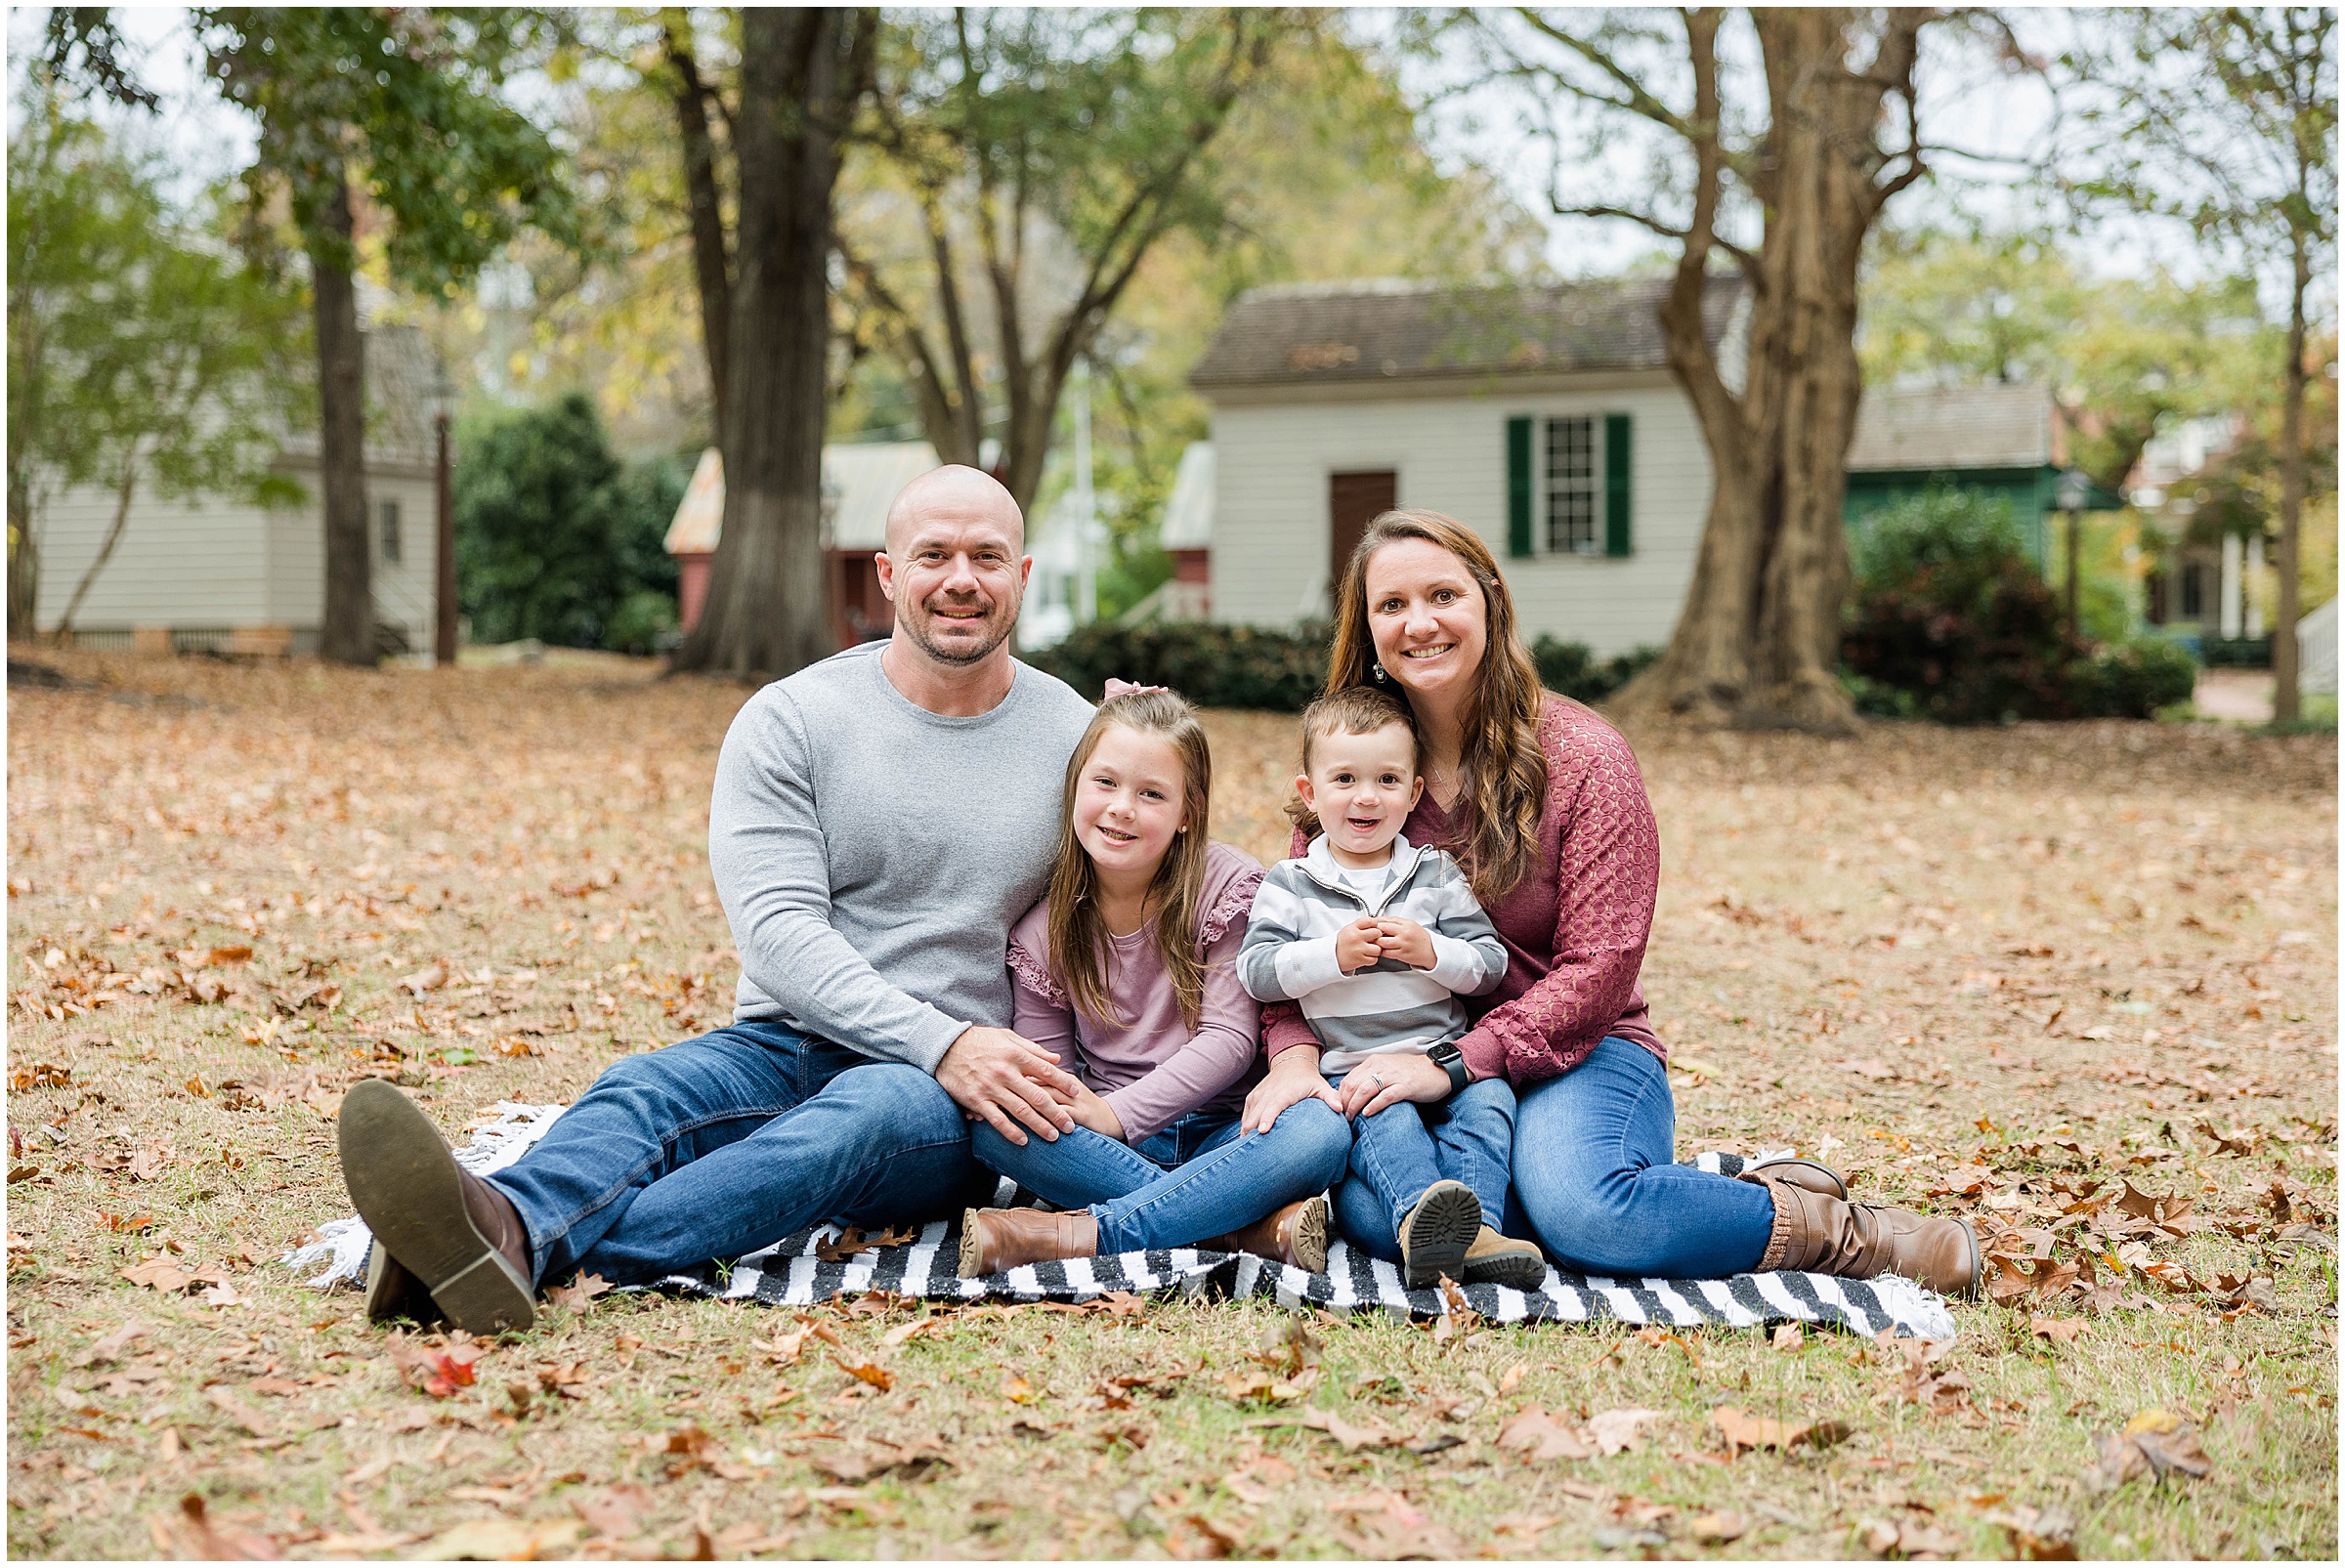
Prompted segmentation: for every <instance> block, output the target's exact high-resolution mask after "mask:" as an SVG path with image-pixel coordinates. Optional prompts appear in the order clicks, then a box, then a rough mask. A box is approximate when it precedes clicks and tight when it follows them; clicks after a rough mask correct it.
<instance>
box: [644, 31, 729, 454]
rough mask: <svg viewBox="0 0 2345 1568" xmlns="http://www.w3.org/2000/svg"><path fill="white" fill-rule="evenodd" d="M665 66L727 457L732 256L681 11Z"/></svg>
mask: <svg viewBox="0 0 2345 1568" xmlns="http://www.w3.org/2000/svg"><path fill="white" fill-rule="evenodd" d="M661 20H662V21H663V22H664V24H665V28H664V30H665V34H666V39H667V62H668V65H669V67H670V68H671V69H673V70H674V71H675V73H676V83H675V97H676V124H677V128H678V130H679V131H680V132H681V133H682V140H683V148H684V190H685V193H686V196H687V197H688V199H689V200H690V202H691V205H692V265H693V273H694V275H695V277H696V279H697V281H698V282H699V285H700V295H701V342H702V346H703V348H704V349H705V350H706V352H707V356H708V386H709V391H710V399H711V402H712V403H713V404H714V411H715V425H716V446H717V450H718V451H720V452H724V453H725V454H726V455H727V456H728V457H729V456H730V455H731V452H730V449H729V448H728V447H727V445H726V442H727V439H728V437H727V432H726V429H725V408H726V403H727V393H728V392H729V390H730V383H729V381H728V377H729V376H730V374H731V371H732V355H731V353H730V343H729V339H730V336H731V332H732V325H733V258H732V257H731V256H730V255H729V254H728V253H727V250H726V246H725V214H724V206H723V203H722V201H721V199H720V197H719V193H718V189H717V178H716V143H715V139H714V138H712V137H711V136H710V135H709V134H708V88H707V85H706V84H705V83H704V82H703V81H702V79H701V66H700V62H699V60H698V59H697V58H696V57H695V56H694V54H693V51H692V34H691V31H690V28H691V25H692V24H691V22H690V21H689V20H687V19H686V17H685V16H684V14H683V13H682V12H680V11H669V12H667V13H665V14H664V15H663V17H662V19H661Z"/></svg>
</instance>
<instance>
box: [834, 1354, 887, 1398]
mask: <svg viewBox="0 0 2345 1568" xmlns="http://www.w3.org/2000/svg"><path fill="white" fill-rule="evenodd" d="M831 1360H832V1361H835V1362H837V1363H838V1370H839V1371H841V1372H843V1373H845V1374H846V1375H847V1376H848V1377H854V1378H858V1379H860V1380H861V1381H864V1382H867V1383H870V1384H871V1385H872V1386H873V1387H874V1388H876V1389H878V1390H880V1391H881V1392H882V1393H884V1392H886V1391H887V1390H888V1389H890V1388H893V1387H895V1386H896V1375H895V1374H894V1373H892V1372H889V1371H888V1370H887V1369H886V1368H885V1367H881V1366H878V1365H876V1364H874V1363H873V1362H869V1361H849V1360H847V1359H846V1358H845V1357H843V1356H832V1357H831Z"/></svg>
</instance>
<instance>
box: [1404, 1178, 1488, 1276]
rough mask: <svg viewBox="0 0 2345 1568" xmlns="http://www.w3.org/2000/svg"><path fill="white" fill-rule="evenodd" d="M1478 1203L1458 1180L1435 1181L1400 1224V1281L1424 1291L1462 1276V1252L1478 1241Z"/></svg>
mask: <svg viewBox="0 0 2345 1568" xmlns="http://www.w3.org/2000/svg"><path fill="white" fill-rule="evenodd" d="M1481 1232H1482V1201H1481V1200H1480V1199H1479V1198H1476V1197H1475V1196H1474V1195H1473V1189H1472V1188H1471V1187H1469V1186H1467V1185H1466V1184H1465V1183H1464V1182H1462V1181H1436V1182H1434V1183H1433V1184H1432V1185H1431V1186H1430V1187H1428V1188H1426V1189H1425V1196H1424V1197H1422V1198H1420V1199H1418V1200H1417V1207H1416V1208H1412V1209H1410V1210H1409V1216H1408V1218H1406V1219H1404V1220H1402V1221H1401V1222H1400V1280H1401V1284H1403V1285H1405V1286H1407V1287H1408V1288H1409V1289H1410V1290H1412V1291H1423V1290H1428V1289H1430V1288H1431V1287H1433V1286H1435V1285H1438V1284H1440V1283H1441V1277H1442V1276H1443V1275H1445V1274H1446V1275H1448V1276H1449V1277H1450V1278H1451V1279H1453V1280H1463V1279H1464V1278H1465V1277H1466V1253H1467V1250H1469V1249H1470V1248H1471V1247H1472V1246H1473V1244H1474V1243H1475V1242H1476V1241H1477V1240H1479V1239H1480V1236H1481Z"/></svg>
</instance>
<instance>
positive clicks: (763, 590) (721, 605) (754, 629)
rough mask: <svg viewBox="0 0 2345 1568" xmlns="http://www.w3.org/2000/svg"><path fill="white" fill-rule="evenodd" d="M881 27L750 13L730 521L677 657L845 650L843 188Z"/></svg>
mask: <svg viewBox="0 0 2345 1568" xmlns="http://www.w3.org/2000/svg"><path fill="white" fill-rule="evenodd" d="M872 31H873V21H872V19H871V16H870V14H869V13H867V12H862V11H845V10H828V9H805V10H763V9H752V10H750V11H747V12H746V13H745V14H744V15H743V17H742V47H741V107H740V110H739V113H738V114H737V116H736V120H735V125H736V130H735V136H736V142H735V147H734V163H735V166H736V167H737V168H738V169H739V171H740V213H741V216H740V229H739V233H738V234H737V235H736V238H735V243H734V275H733V285H732V324H731V331H730V335H729V342H728V352H729V358H730V363H729V365H728V379H727V387H726V407H727V413H726V422H727V424H728V425H729V426H730V432H729V445H727V447H726V450H725V454H724V455H725V524H724V534H723V537H722V538H720V539H719V540H718V542H717V547H716V559H715V560H714V561H713V562H711V563H710V566H709V581H708V598H707V601H706V603H705V604H704V605H703V608H702V611H701V618H700V621H699V623H698V624H696V625H695V626H694V627H693V629H692V632H691V634H690V635H689V636H687V637H686V638H685V640H684V646H683V647H682V648H680V649H678V650H677V651H676V657H675V667H676V668H678V669H687V670H709V671H721V672H724V673H727V674H733V675H743V676H747V675H758V676H769V677H770V676H779V675H787V674H789V672H790V671H792V670H795V669H799V668H802V667H803V666H805V665H807V664H810V663H813V662H814V661H815V660H816V659H819V658H822V657H826V656H827V655H829V654H830V653H831V652H832V647H831V613H830V593H829V583H830V573H829V572H828V570H827V568H826V563H825V561H824V558H823V547H822V483H823V416H824V412H825V408H824V390H825V389H824V361H825V359H826V356H827V354H828V351H829V348H830V339H831V322H830V287H829V275H828V274H829V266H830V260H831V195H832V191H833V188H834V187H835V186H836V184H837V180H838V164H839V142H840V138H841V136H842V134H843V132H844V130H845V122H846V118H847V115H848V113H849V112H850V111H851V109H852V108H853V106H854V101H855V98H856V96H857V94H858V93H859V92H860V90H861V84H862V81H863V78H864V77H865V76H866V74H867V73H868V71H869V69H870V64H869V63H870V57H871V48H872Z"/></svg>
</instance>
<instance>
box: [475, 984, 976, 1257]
mask: <svg viewBox="0 0 2345 1568" xmlns="http://www.w3.org/2000/svg"><path fill="white" fill-rule="evenodd" d="M489 1179H490V1181H491V1182H493V1183H494V1184H495V1185H496V1186H497V1188H498V1189H499V1190H500V1191H502V1192H503V1193H504V1195H505V1196H506V1197H508V1198H510V1199H512V1200H513V1205H514V1207H515V1208H518V1209H520V1210H521V1218H522V1223H523V1224H525V1225H527V1226H528V1227H529V1232H530V1256H531V1262H532V1263H533V1265H534V1268H535V1278H537V1279H540V1280H543V1279H549V1278H552V1279H558V1278H561V1277H563V1276H565V1275H567V1274H569V1273H570V1272H571V1271H572V1270H574V1269H589V1270H592V1271H593V1272H594V1273H597V1274H600V1275H602V1276H603V1278H605V1279H607V1280H609V1281H611V1282H612V1283H613V1284H614V1285H630V1284H638V1283H641V1282H643V1281H647V1280H655V1279H658V1278H660V1277H661V1275H663V1274H667V1273H671V1272H673V1271H675V1270H677V1269H682V1268H690V1267H693V1266H695V1265H697V1264H701V1263H705V1262H707V1261H708V1260H709V1259H711V1258H732V1257H740V1256H742V1255H744V1254H745V1253H748V1252H754V1251H756V1250H758V1249H759V1248H762V1247H768V1246H771V1245H772V1244H773V1243H775V1242H777V1241H780V1240H781V1239H782V1238H783V1237H785V1236H787V1235H789V1233H790V1232H792V1231H796V1230H803V1229H805V1228H806V1227H808V1226H810V1225H816V1224H820V1223H822V1222H824V1221H826V1220H839V1221H843V1222H849V1223H853V1224H858V1225H864V1226H876V1225H888V1224H897V1223H904V1222H909V1221H915V1220H924V1219H929V1218H933V1217H937V1216H939V1215H943V1214H949V1213H954V1212H957V1211H958V1210H959V1208H960V1207H961V1206H962V1205H963V1204H964V1203H966V1202H969V1201H972V1199H973V1201H975V1202H979V1203H982V1202H984V1201H985V1200H984V1198H983V1196H981V1195H982V1194H986V1193H990V1192H992V1190H993V1177H992V1175H991V1174H990V1173H988V1172H986V1171H984V1170H983V1169H981V1168H980V1167H979V1166H978V1165H977V1163H976V1162H975V1161H973V1160H971V1159H970V1158H969V1133H968V1123H967V1122H966V1121H965V1120H964V1119H963V1118H962V1116H961V1112H960V1107H959V1106H958V1105H956V1104H955V1103H954V1102H953V1097H952V1096H951V1095H949V1094H947V1093H946V1092H945V1091H944V1090H943V1089H941V1088H939V1087H937V1084H936V1080H934V1079H932V1078H930V1077H929V1076H928V1075H927V1074H925V1073H923V1072H921V1071H920V1070H919V1069H918V1068H917V1067H908V1066H905V1065H904V1064H903V1063H900V1062H877V1061H874V1060H873V1059H872V1058H870V1057H868V1056H865V1055H863V1054H861V1053H860V1052H857V1051H851V1050H849V1049H847V1048H846V1047H845V1046H843V1045H834V1044H832V1043H831V1042H830V1041H829V1040H824V1039H817V1038H812V1037H810V1036H806V1035H801V1034H799V1033H798V1032H797V1031H796V1030H793V1029H789V1028H788V1027H786V1026H784V1025H781V1024H766V1023H746V1024H731V1025H728V1026H726V1027H725V1028H723V1029H719V1030H715V1031H713V1032H711V1033H709V1034H706V1035H703V1036H701V1037H700V1038H697V1039H688V1040H683V1041H681V1042H679V1043H677V1044H674V1045H669V1046H667V1047H665V1048H663V1049H661V1050H657V1051H652V1052H649V1053H647V1054H645V1055H642V1056H629V1057H626V1058H624V1059H623V1060H620V1061H618V1062H615V1063H613V1064H612V1065H611V1066H610V1067H609V1068H606V1069H605V1070H604V1072H603V1075H602V1077H600V1078H598V1079H596V1080H595V1081H594V1086H593V1087H592V1088H589V1089H588V1090H587V1091H586V1092H585V1093H584V1094H583V1095H581V1096H579V1098H578V1101H577V1103H576V1104H575V1105H573V1106H572V1107H571V1108H570V1109H569V1110H567V1111H565V1112H563V1113H562V1115H561V1116H560V1117H559V1118H557V1119H556V1120H555V1122H554V1124H553V1125H552V1126H551V1127H549V1128H548V1129H547V1130H546V1134H545V1136H544V1137H543V1138H542V1139H540V1140H539V1141H538V1142H537V1143H536V1144H535V1145H534V1146H533V1148H531V1150H530V1151H529V1152H528V1153H527V1154H525V1155H523V1156H522V1157H521V1159H520V1160H518V1161H517V1162H515V1163H514V1164H513V1165H508V1166H506V1167H505V1168H504V1169H502V1170H500V1171H498V1172H496V1174H494V1175H493V1176H490V1178H489Z"/></svg>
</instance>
